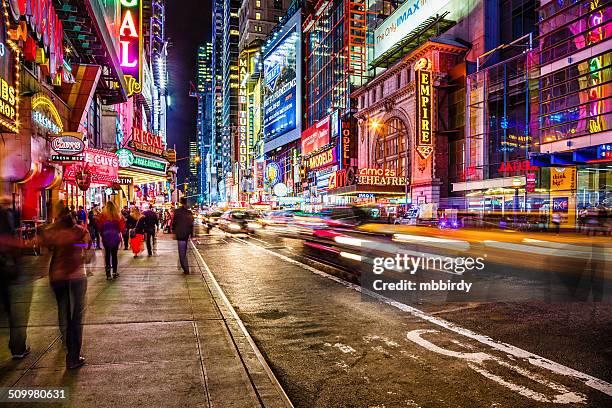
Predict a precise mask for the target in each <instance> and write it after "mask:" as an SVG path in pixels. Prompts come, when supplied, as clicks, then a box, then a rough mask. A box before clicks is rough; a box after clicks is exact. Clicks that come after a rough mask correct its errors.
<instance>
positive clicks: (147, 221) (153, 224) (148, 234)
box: [142, 205, 159, 256]
mask: <svg viewBox="0 0 612 408" xmlns="http://www.w3.org/2000/svg"><path fill="white" fill-rule="evenodd" d="M142 215H143V217H144V230H145V231H144V232H145V240H146V242H147V253H148V255H149V256H152V255H153V240H154V239H155V233H156V232H157V228H159V218H158V217H157V214H156V213H155V211H154V209H153V206H152V205H150V206H149V209H148V210H146V211H145V212H144V213H142Z"/></svg>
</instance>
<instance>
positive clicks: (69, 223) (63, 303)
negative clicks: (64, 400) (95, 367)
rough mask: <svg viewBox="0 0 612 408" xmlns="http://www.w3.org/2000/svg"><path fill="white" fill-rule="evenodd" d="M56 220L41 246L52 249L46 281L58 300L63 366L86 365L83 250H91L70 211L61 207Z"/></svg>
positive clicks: (87, 239)
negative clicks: (64, 351) (64, 364)
mask: <svg viewBox="0 0 612 408" xmlns="http://www.w3.org/2000/svg"><path fill="white" fill-rule="evenodd" d="M59 214H60V215H59V217H58V220H57V221H56V222H55V223H54V224H52V225H51V226H50V227H49V228H48V229H47V230H45V231H44V232H43V244H45V245H46V246H48V247H49V249H50V250H51V263H50V265H49V281H50V283H51V287H52V289H53V292H54V293H55V299H56V301H57V314H58V322H59V329H60V333H61V337H62V342H63V343H64V345H65V347H66V351H67V353H66V367H67V368H68V369H74V368H78V367H81V366H82V365H83V364H85V359H84V358H83V357H82V356H81V346H82V343H83V313H84V310H85V293H86V292H87V277H86V275H85V269H84V268H83V251H84V250H85V249H86V248H89V247H91V238H90V236H89V234H88V233H87V230H86V229H85V228H84V227H81V226H78V225H76V223H75V221H74V219H73V218H72V216H71V215H70V211H69V210H68V209H67V208H65V207H63V206H61V207H60V210H59Z"/></svg>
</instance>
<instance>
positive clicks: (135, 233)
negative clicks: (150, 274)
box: [130, 207, 145, 258]
mask: <svg viewBox="0 0 612 408" xmlns="http://www.w3.org/2000/svg"><path fill="white" fill-rule="evenodd" d="M130 215H131V216H132V218H133V219H134V221H135V223H134V228H132V229H130V247H131V248H132V252H133V253H134V258H138V254H140V253H141V252H142V244H143V242H144V233H145V228H144V217H143V216H142V214H141V213H140V210H139V209H138V208H137V207H134V208H132V211H131V214H130Z"/></svg>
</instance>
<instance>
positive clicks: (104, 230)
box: [98, 201, 125, 280]
mask: <svg viewBox="0 0 612 408" xmlns="http://www.w3.org/2000/svg"><path fill="white" fill-rule="evenodd" d="M124 229H125V220H124V219H123V217H122V216H121V214H120V213H119V209H118V208H117V206H116V205H115V203H113V202H112V201H107V202H106V205H105V206H104V209H103V210H102V214H101V215H100V217H99V219H98V230H99V231H100V236H101V237H102V245H104V268H105V270H106V279H107V280H111V279H117V278H118V277H119V273H118V271H117V266H118V265H117V263H118V259H117V252H118V251H119V245H120V244H121V238H122V236H121V232H122V231H123V230H124ZM111 268H112V275H111Z"/></svg>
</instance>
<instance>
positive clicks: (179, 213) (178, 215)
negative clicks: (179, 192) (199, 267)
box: [172, 197, 193, 275]
mask: <svg viewBox="0 0 612 408" xmlns="http://www.w3.org/2000/svg"><path fill="white" fill-rule="evenodd" d="M180 202H181V207H180V208H177V209H176V211H174V217H173V220H172V230H173V231H174V234H175V237H176V242H177V243H178V253H179V260H180V262H181V268H182V269H183V273H184V274H185V275H189V261H188V259H187V244H188V242H189V238H191V236H192V235H193V213H192V212H191V211H190V210H188V209H187V199H186V198H185V197H183V198H181V201H180Z"/></svg>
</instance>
